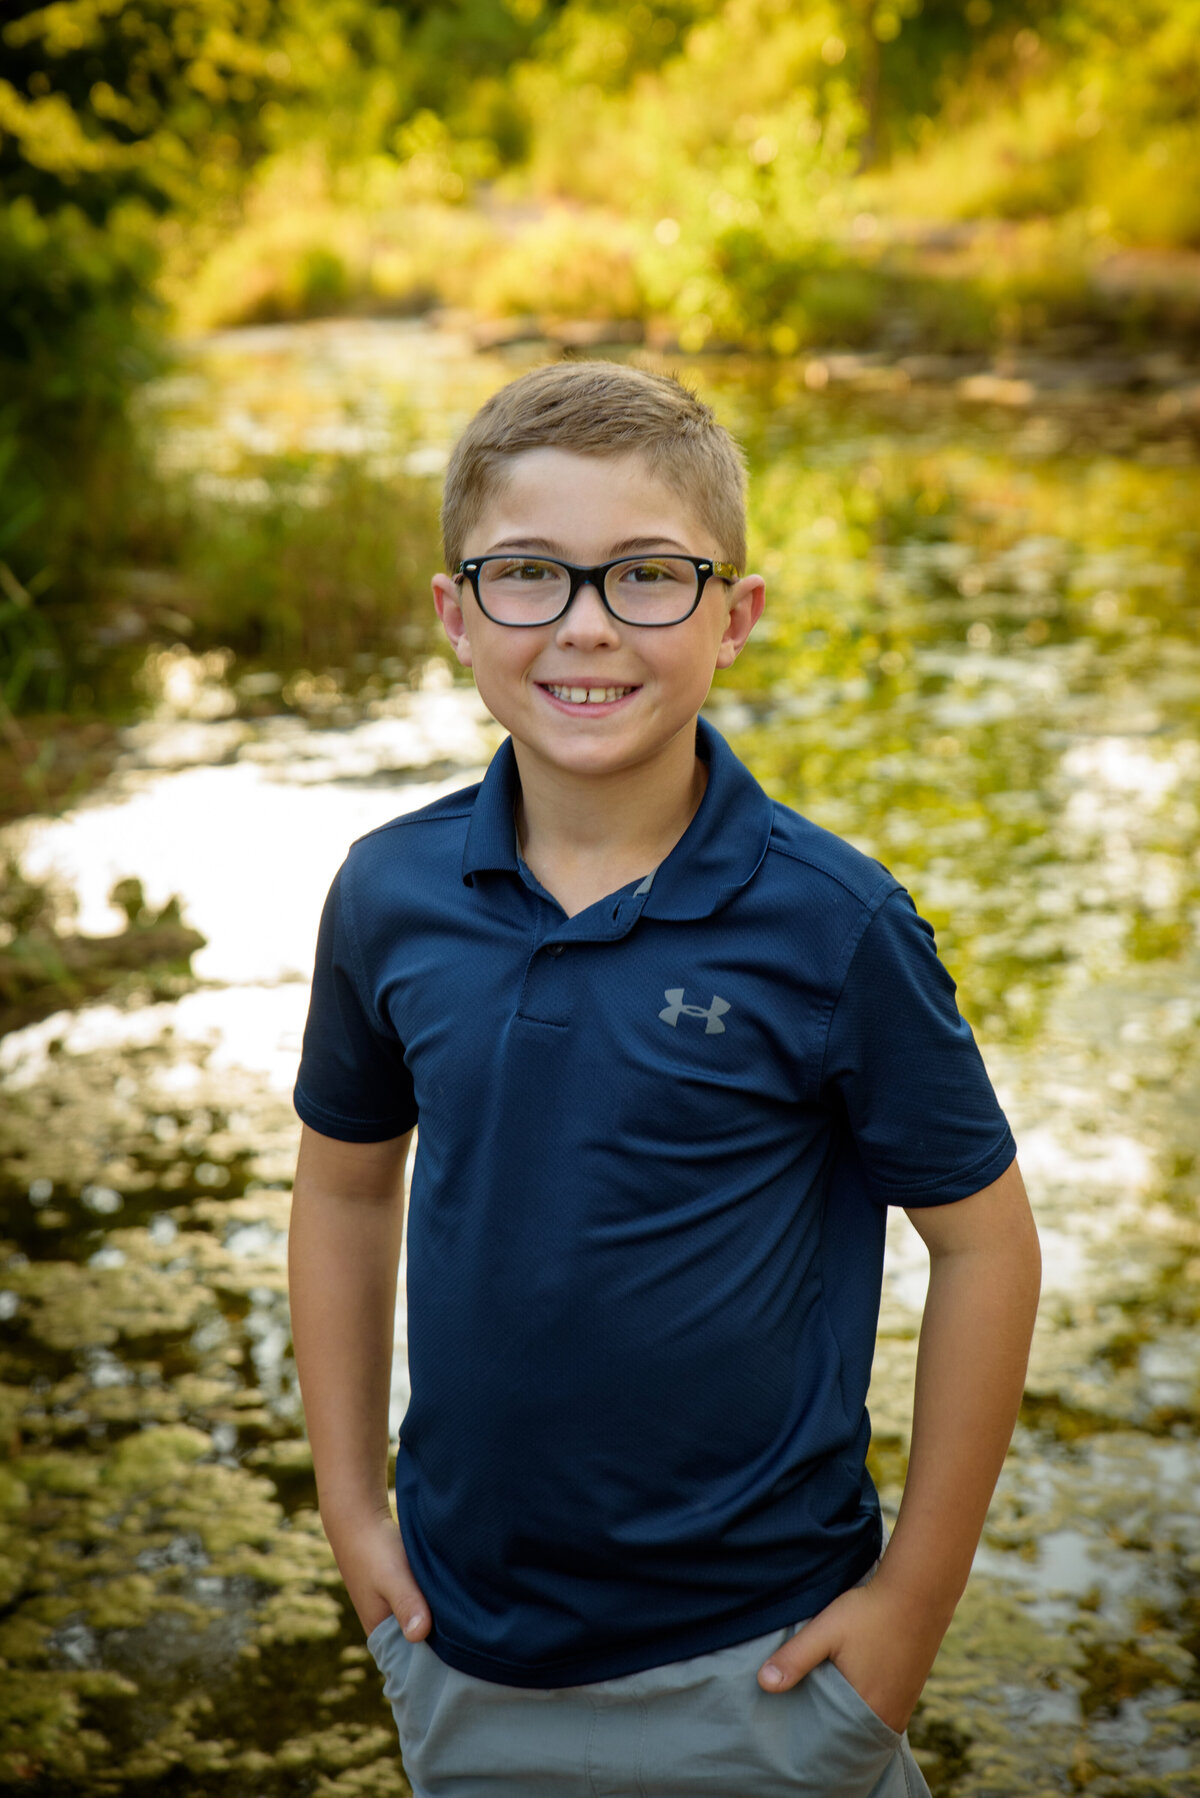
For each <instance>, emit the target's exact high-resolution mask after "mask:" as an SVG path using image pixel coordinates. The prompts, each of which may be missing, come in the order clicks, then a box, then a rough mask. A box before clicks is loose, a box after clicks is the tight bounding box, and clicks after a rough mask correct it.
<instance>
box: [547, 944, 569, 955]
mask: <svg viewBox="0 0 1200 1798" xmlns="http://www.w3.org/2000/svg"><path fill="white" fill-rule="evenodd" d="M565 948H566V944H565V943H548V944H547V945H546V954H547V955H561V954H562V952H563V950H564V949H565Z"/></svg>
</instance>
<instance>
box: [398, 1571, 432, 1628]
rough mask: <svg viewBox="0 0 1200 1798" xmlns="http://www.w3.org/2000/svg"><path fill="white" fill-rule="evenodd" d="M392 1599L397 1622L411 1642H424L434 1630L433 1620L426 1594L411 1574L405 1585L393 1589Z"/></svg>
mask: <svg viewBox="0 0 1200 1798" xmlns="http://www.w3.org/2000/svg"><path fill="white" fill-rule="evenodd" d="M390 1597H391V1603H392V1611H393V1614H394V1615H395V1618H396V1622H397V1623H398V1624H399V1625H400V1628H401V1629H402V1630H403V1631H404V1634H405V1635H406V1636H407V1637H408V1639H409V1641H410V1642H420V1641H423V1640H424V1638H425V1637H426V1636H427V1635H428V1634H429V1632H430V1630H431V1629H432V1628H433V1618H432V1617H431V1616H430V1615H429V1606H428V1605H427V1604H426V1603H425V1598H424V1594H423V1593H422V1591H421V1589H420V1587H419V1586H418V1585H417V1583H416V1581H415V1580H414V1579H413V1578H412V1576H411V1574H410V1575H409V1577H408V1579H407V1580H405V1581H404V1582H403V1584H398V1585H396V1586H393V1587H392V1590H391V1593H390Z"/></svg>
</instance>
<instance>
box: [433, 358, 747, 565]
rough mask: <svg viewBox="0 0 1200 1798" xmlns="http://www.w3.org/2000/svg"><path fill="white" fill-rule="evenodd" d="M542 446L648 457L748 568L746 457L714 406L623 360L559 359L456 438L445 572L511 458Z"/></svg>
mask: <svg viewBox="0 0 1200 1798" xmlns="http://www.w3.org/2000/svg"><path fill="white" fill-rule="evenodd" d="M535 449H563V450H572V451H574V452H575V454H577V455H583V456H625V455H638V456H641V457H642V458H643V459H644V461H645V463H646V466H647V468H648V469H649V471H650V473H651V474H653V475H654V476H655V477H656V478H657V479H658V480H661V481H662V482H663V483H664V485H665V486H667V487H670V488H671V489H672V490H673V491H674V492H675V493H677V494H678V495H679V497H680V498H681V499H684V500H686V502H687V503H688V505H689V506H690V507H692V509H693V510H694V512H695V514H696V517H697V518H698V519H699V520H700V522H701V523H702V524H703V525H705V526H706V527H707V528H708V529H709V530H710V531H711V532H712V534H713V537H714V539H715V542H716V546H717V549H718V552H719V554H720V556H721V559H722V560H723V561H728V562H733V563H734V564H735V566H736V567H737V568H738V569H742V568H744V567H745V565H746V464H745V458H744V456H743V454H742V451H741V449H740V447H739V446H738V444H737V443H736V442H735V441H734V439H733V438H732V437H731V436H730V434H729V432H728V431H727V430H726V429H725V427H724V425H722V424H720V423H718V421H717V417H716V414H715V413H714V412H713V411H712V409H711V407H709V406H706V405H705V404H704V402H703V400H700V399H697V397H696V395H695V394H694V393H692V392H691V391H690V390H689V389H688V388H687V387H685V386H684V385H683V382H682V381H678V380H676V379H675V377H674V376H673V375H658V374H651V373H650V372H649V371H648V370H647V369H643V368H631V367H629V366H628V365H627V364H625V363H621V362H555V363H551V364H550V365H549V366H548V367H546V368H535V369H532V370H531V371H530V372H529V373H528V374H524V375H520V376H519V377H518V378H517V379H516V380H515V381H510V382H509V383H508V385H507V386H506V387H502V388H501V389H500V391H499V392H498V393H494V394H493V395H492V397H491V399H489V400H485V402H484V404H483V405H482V406H481V407H480V408H479V410H478V412H477V413H476V414H475V416H474V418H473V419H472V420H471V422H470V424H469V425H468V426H467V428H466V430H465V431H464V432H463V434H462V436H461V437H460V438H459V440H458V443H457V445H456V447H455V450H454V454H453V455H452V456H451V458H450V464H449V467H448V468H447V470H446V486H445V491H444V493H443V496H442V542H443V545H444V548H445V554H446V567H447V569H449V570H451V571H453V570H454V569H456V568H457V567H458V564H459V563H460V562H461V561H462V559H463V557H464V555H465V554H466V553H467V552H466V548H465V545H466V541H467V538H468V536H469V535H470V532H471V530H472V528H473V526H474V525H475V523H476V521H477V520H478V518H479V517H480V515H481V513H482V512H483V511H484V509H485V507H486V506H487V505H488V504H489V502H490V501H491V500H492V499H493V498H494V497H495V496H496V495H497V493H499V492H501V491H502V490H503V488H504V485H505V482H506V480H507V475H508V465H509V464H510V463H511V462H512V460H513V458H514V457H516V456H519V455H522V454H523V453H524V452H525V451H527V450H535Z"/></svg>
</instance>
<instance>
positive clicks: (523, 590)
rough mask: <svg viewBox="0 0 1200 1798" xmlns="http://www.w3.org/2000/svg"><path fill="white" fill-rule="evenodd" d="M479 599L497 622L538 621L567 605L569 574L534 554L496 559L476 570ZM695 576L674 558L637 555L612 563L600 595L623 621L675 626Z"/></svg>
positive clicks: (688, 603)
mask: <svg viewBox="0 0 1200 1798" xmlns="http://www.w3.org/2000/svg"><path fill="white" fill-rule="evenodd" d="M478 578H479V599H480V604H481V605H482V606H483V609H484V611H485V612H487V613H488V615H489V617H491V618H493V619H495V621H496V622H497V623H499V624H542V623H548V622H549V621H550V619H552V618H557V616H558V615H559V613H560V612H561V611H562V609H563V607H564V606H565V605H566V603H567V595H568V594H569V592H570V590H571V576H570V574H569V572H568V571H567V569H565V568H564V567H563V566H562V564H561V563H559V562H546V561H542V560H541V559H540V558H539V557H536V556H513V557H511V558H509V557H499V558H497V559H495V560H492V561H487V562H484V563H483V564H482V565H481V567H480V569H479V577H478ZM698 580H699V576H698V575H697V573H696V570H695V569H694V568H693V567H692V564H691V563H690V562H685V561H682V560H679V559H678V558H676V557H675V556H638V557H636V558H632V559H631V560H629V561H628V562H617V563H615V564H614V565H613V567H611V568H610V569H609V570H608V573H607V574H606V575H605V577H604V597H605V599H606V600H607V601H608V604H609V607H610V608H611V610H612V612H613V613H614V615H615V616H616V617H617V618H620V619H621V620H622V621H623V622H624V623H626V624H675V623H678V622H679V621H680V620H681V619H684V618H686V617H687V615H688V613H689V612H690V611H691V610H692V607H693V606H694V604H695V601H696V588H697V583H698Z"/></svg>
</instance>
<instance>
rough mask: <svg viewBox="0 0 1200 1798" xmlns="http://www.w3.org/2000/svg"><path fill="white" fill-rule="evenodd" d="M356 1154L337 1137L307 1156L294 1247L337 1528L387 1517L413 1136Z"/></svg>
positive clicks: (301, 1325) (324, 1489)
mask: <svg viewBox="0 0 1200 1798" xmlns="http://www.w3.org/2000/svg"><path fill="white" fill-rule="evenodd" d="M308 1147H309V1148H311V1144H309V1145H308ZM353 1147H354V1150H355V1152H354V1153H353V1154H351V1155H347V1156H346V1157H344V1158H340V1159H339V1158H338V1156H337V1154H336V1150H333V1151H331V1150H330V1149H329V1146H328V1140H327V1139H322V1141H321V1144H320V1148H319V1150H318V1151H317V1152H316V1153H306V1152H305V1149H303V1148H302V1152H301V1157H300V1163H299V1165H298V1167H297V1170H296V1184H295V1191H294V1196H293V1202H292V1223H291V1231H290V1236H289V1244H288V1268H289V1287H290V1294H291V1311H292V1340H293V1347H294V1350H295V1356H296V1367H297V1371H298V1374H299V1377H300V1391H301V1397H302V1399H303V1402H304V1413H305V1420H306V1423H307V1426H308V1435H309V1441H310V1443H311V1446H312V1452H313V1466H314V1469H315V1472H316V1479H317V1491H318V1497H319V1502H320V1506H321V1513H322V1516H323V1517H324V1518H325V1520H326V1523H327V1524H328V1522H329V1520H330V1517H331V1516H336V1515H338V1514H340V1513H343V1512H358V1513H365V1512H368V1511H370V1510H373V1509H375V1510H378V1509H382V1510H386V1509H387V1449H388V1402H389V1395H390V1387H391V1366H392V1349H393V1334H394V1320H395V1306H396V1272H397V1267H398V1264H399V1258H400V1240H401V1230H402V1224H403V1197H402V1185H401V1183H402V1178H403V1168H404V1158H405V1154H406V1152H407V1139H404V1141H403V1147H402V1149H401V1147H400V1146H399V1145H380V1148H379V1153H378V1155H376V1156H373V1157H369V1158H368V1157H365V1156H364V1155H363V1153H362V1151H361V1149H360V1148H359V1146H358V1145H354V1146H353ZM387 1151H390V1153H389V1152H387Z"/></svg>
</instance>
